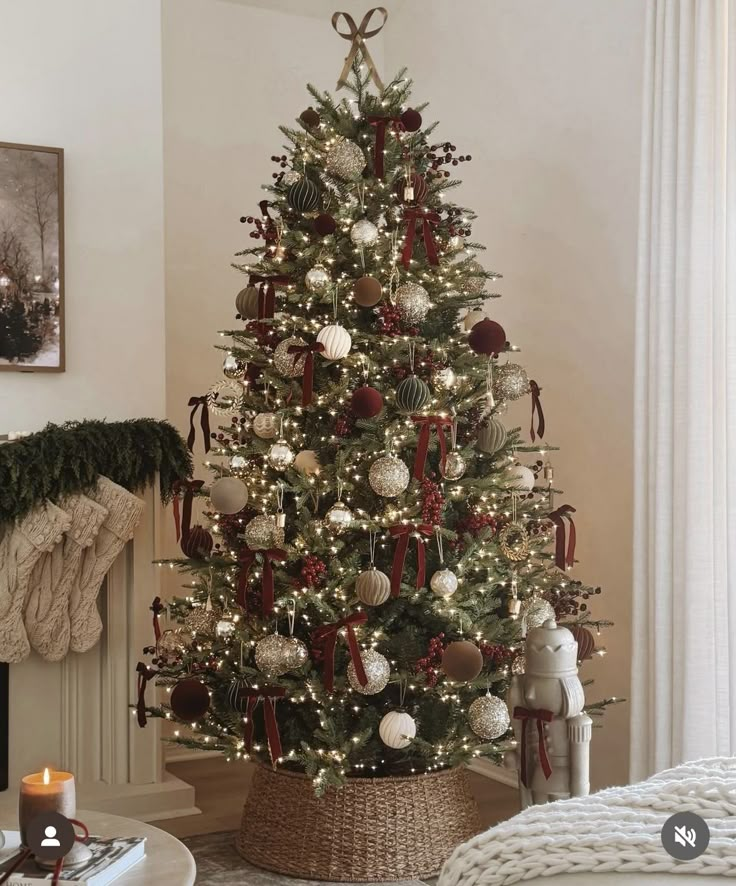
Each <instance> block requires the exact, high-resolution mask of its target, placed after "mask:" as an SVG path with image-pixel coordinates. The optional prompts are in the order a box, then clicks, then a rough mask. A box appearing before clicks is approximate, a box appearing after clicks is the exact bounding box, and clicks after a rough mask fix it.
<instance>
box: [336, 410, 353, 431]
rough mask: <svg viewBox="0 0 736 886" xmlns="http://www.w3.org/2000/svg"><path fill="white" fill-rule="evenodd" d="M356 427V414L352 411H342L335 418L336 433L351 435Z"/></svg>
mask: <svg viewBox="0 0 736 886" xmlns="http://www.w3.org/2000/svg"><path fill="white" fill-rule="evenodd" d="M354 427H355V416H354V415H353V414H352V413H350V412H341V413H340V415H338V416H337V418H336V419H335V435H336V436H337V437H349V436H350V435H351V434H352V433H353V428H354Z"/></svg>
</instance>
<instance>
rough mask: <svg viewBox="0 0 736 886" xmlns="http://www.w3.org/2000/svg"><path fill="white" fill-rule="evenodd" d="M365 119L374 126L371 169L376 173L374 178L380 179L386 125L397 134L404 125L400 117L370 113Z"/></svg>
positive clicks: (382, 170) (382, 169)
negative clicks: (374, 141) (374, 144)
mask: <svg viewBox="0 0 736 886" xmlns="http://www.w3.org/2000/svg"><path fill="white" fill-rule="evenodd" d="M367 120H368V122H369V123H370V124H371V126H375V127H376V147H375V150H374V152H373V171H374V172H375V173H376V178H380V179H382V178H383V175H384V166H383V151H384V148H385V147H386V127H387V126H390V127H391V129H393V131H394V132H395V133H397V134H398V133H399V132H403V131H404V128H405V127H404V124H403V123H402V122H401V117H379V116H376V115H374V114H371V115H369V116H368V118H367Z"/></svg>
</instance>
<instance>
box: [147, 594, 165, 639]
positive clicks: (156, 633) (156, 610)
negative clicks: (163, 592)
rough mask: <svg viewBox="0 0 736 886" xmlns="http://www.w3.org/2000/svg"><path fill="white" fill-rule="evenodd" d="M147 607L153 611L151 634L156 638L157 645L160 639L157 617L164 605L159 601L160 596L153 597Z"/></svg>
mask: <svg viewBox="0 0 736 886" xmlns="http://www.w3.org/2000/svg"><path fill="white" fill-rule="evenodd" d="M149 608H150V610H151V612H152V613H153V636H154V637H155V638H156V646H157V647H158V641H159V640H160V639H161V625H160V624H159V623H158V617H159V615H160V614H161V613H162V612H163V611H164V609H166V607H165V606H164V604H163V603H162V602H161V597H154V598H153V603H151V605H150V607H149Z"/></svg>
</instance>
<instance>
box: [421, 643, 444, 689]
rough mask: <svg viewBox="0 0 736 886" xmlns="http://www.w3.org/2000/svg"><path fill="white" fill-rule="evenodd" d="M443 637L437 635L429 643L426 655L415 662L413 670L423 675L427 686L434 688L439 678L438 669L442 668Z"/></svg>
mask: <svg viewBox="0 0 736 886" xmlns="http://www.w3.org/2000/svg"><path fill="white" fill-rule="evenodd" d="M444 640H445V635H444V633H442V634H437V636H436V637H432V639H431V640H430V641H429V647H428V648H427V654H426V655H425V656H424V658H420V659H418V660H417V663H416V664H415V665H414V670H415V672H416V673H417V674H424V679H425V682H426V684H427V686H436V685H437V681H438V680H439V678H440V668H441V667H442V654H443V652H444V651H445V643H444Z"/></svg>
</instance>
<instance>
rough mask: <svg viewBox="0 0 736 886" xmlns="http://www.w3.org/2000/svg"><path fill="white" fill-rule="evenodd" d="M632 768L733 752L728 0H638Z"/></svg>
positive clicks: (734, 497)
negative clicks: (644, 10)
mask: <svg viewBox="0 0 736 886" xmlns="http://www.w3.org/2000/svg"><path fill="white" fill-rule="evenodd" d="M648 16H649V19H648V25H647V49H646V52H647V58H646V68H645V82H644V89H645V96H644V129H643V143H642V144H643V150H642V188H641V205H640V232H639V237H640V240H639V275H638V303H637V352H636V406H635V409H636V414H635V477H634V479H635V502H636V504H635V518H634V524H635V525H634V548H635V551H634V601H633V603H634V605H633V630H632V636H633V662H632V692H631V696H632V697H631V705H632V737H631V777H632V779H640V778H642V777H644V776H646V775H648V774H650V773H652V772H655V771H657V770H660V769H663V768H665V767H669V766H672V765H674V764H676V763H679V762H681V761H684V760H692V759H696V758H699V757H705V756H711V755H717V754H736V237H735V233H736V154H735V152H736V138H734V136H735V135H736V0H649V11H648Z"/></svg>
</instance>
